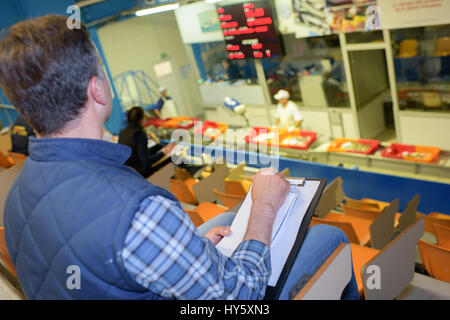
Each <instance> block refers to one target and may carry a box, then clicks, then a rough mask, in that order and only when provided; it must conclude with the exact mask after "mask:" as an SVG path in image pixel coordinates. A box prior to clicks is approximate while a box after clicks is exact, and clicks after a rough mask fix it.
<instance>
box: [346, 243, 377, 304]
mask: <svg viewBox="0 0 450 320" xmlns="http://www.w3.org/2000/svg"><path fill="white" fill-rule="evenodd" d="M350 248H351V250H352V262H353V271H354V272H355V278H356V283H357V285H358V292H359V295H360V296H362V295H363V294H364V286H363V282H362V277H361V269H362V267H363V266H364V265H365V264H366V263H367V262H369V261H370V260H371V259H373V257H375V255H376V254H377V253H378V252H380V250H377V249H373V248H369V247H363V246H360V245H357V244H355V243H350Z"/></svg>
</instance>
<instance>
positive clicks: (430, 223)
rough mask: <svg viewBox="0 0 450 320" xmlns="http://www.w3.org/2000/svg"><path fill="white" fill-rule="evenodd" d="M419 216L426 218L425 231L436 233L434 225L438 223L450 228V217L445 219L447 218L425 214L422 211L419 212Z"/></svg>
mask: <svg viewBox="0 0 450 320" xmlns="http://www.w3.org/2000/svg"><path fill="white" fill-rule="evenodd" d="M417 216H418V217H419V218H423V219H424V220H425V232H429V233H432V234H434V235H436V230H435V229H434V226H435V225H436V224H440V225H443V226H445V227H447V228H450V220H449V219H445V218H444V219H443V218H441V217H439V216H436V215H431V214H424V213H420V212H417Z"/></svg>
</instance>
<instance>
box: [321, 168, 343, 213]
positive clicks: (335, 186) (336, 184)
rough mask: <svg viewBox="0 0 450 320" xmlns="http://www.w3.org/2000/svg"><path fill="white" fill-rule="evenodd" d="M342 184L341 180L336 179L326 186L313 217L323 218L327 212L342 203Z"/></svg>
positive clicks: (339, 178)
mask: <svg viewBox="0 0 450 320" xmlns="http://www.w3.org/2000/svg"><path fill="white" fill-rule="evenodd" d="M342 184H343V181H342V178H341V177H337V178H336V179H334V180H333V181H331V182H330V183H329V184H328V185H327V186H326V188H325V189H324V190H323V192H322V196H321V197H320V200H319V203H318V204H317V207H316V211H315V215H316V216H317V217H319V218H324V217H325V216H326V215H327V214H328V212H330V211H331V210H333V209H334V208H336V207H337V206H338V205H339V204H340V203H342V201H343V200H344V197H345V193H344V189H343V188H342Z"/></svg>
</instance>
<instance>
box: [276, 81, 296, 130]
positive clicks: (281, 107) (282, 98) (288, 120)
mask: <svg viewBox="0 0 450 320" xmlns="http://www.w3.org/2000/svg"><path fill="white" fill-rule="evenodd" d="M273 97H274V98H275V99H276V100H277V101H278V105H277V112H276V113H275V125H276V126H279V127H280V128H290V129H293V128H300V126H301V124H302V122H303V116H302V115H301V113H300V112H299V111H298V108H297V105H296V104H295V102H293V101H291V100H289V98H290V96H289V92H287V91H286V90H283V89H281V90H279V91H278V92H277V94H275V95H274V96H273Z"/></svg>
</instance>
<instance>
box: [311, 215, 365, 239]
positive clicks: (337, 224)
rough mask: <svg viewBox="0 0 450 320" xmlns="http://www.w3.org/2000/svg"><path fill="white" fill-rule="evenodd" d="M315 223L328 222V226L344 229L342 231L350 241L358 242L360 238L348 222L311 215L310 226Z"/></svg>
mask: <svg viewBox="0 0 450 320" xmlns="http://www.w3.org/2000/svg"><path fill="white" fill-rule="evenodd" d="M317 224H328V225H330V226H333V227H336V228H339V229H341V230H342V231H344V233H345V234H346V235H347V238H348V241H350V242H352V243H357V244H360V239H358V236H357V235H356V232H355V229H354V228H353V226H352V224H351V223H350V222H343V221H337V220H333V219H321V218H316V217H312V219H311V223H310V226H314V225H317Z"/></svg>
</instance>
